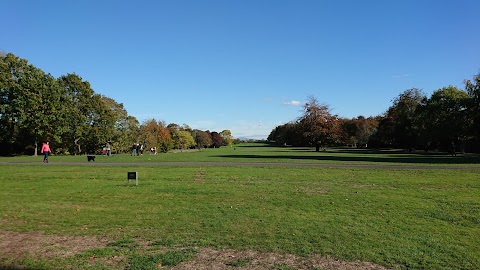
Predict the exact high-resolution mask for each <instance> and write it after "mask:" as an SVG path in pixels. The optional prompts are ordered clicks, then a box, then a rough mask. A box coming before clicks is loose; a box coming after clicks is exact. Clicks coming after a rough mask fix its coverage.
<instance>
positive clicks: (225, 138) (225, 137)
mask: <svg viewBox="0 0 480 270" xmlns="http://www.w3.org/2000/svg"><path fill="white" fill-rule="evenodd" d="M219 135H220V137H222V145H223V146H228V145H232V144H233V136H232V132H231V131H230V130H228V129H225V130H223V131H222V132H220V133H219Z"/></svg>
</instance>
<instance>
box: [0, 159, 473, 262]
mask: <svg viewBox="0 0 480 270" xmlns="http://www.w3.org/2000/svg"><path fill="white" fill-rule="evenodd" d="M234 151H236V150H234ZM131 170H135V171H138V174H139V183H140V184H139V186H138V187H135V186H127V185H126V179H127V172H128V171H131ZM0 171H1V174H0V185H1V186H2V189H0V197H1V198H2V200H1V201H0V215H1V219H0V223H1V224H2V228H3V229H4V230H7V231H8V230H11V231H25V232H30V231H36V232H43V233H47V234H62V235H63V234H67V235H68V234H74V235H102V236H108V237H111V238H114V239H119V242H116V244H115V245H112V246H114V247H118V246H119V245H120V244H122V243H123V244H125V245H126V246H127V247H128V246H129V245H130V244H131V242H130V241H153V242H155V243H158V244H160V245H165V246H180V247H199V246H200V247H201V246H209V247H216V248H223V247H227V248H234V249H255V250H261V251H273V252H280V253H294V254H300V255H303V256H309V255H312V254H319V255H324V256H327V255H328V256H333V257H336V258H340V259H344V260H361V261H371V262H376V263H379V264H383V265H387V266H400V267H406V268H429V269H432V268H433V269H439V268H446V269H447V268H456V269H462V268H464V269H472V268H477V266H478V265H479V263H480V260H479V258H480V251H479V249H478V246H477V242H478V241H477V240H478V239H479V236H480V196H478V194H480V183H479V181H478V179H480V171H478V170H474V171H449V170H383V169H326V168H310V167H234V166H226V167H225V166H222V167H215V166H182V167H175V166H160V167H158V166H150V165H144V166H134V167H131V166H128V165H122V166H95V167H85V166H75V165H55V163H53V162H52V163H50V164H48V165H44V164H39V165H0ZM122 239H123V240H122ZM122 241H123V242H122ZM109 248H111V246H110V247H109ZM128 254H130V255H129V256H133V257H131V258H132V260H137V259H138V260H144V259H145V260H147V261H150V262H151V260H156V259H155V258H157V257H148V256H150V255H148V256H147V255H145V254H144V255H142V253H141V252H140V253H128ZM134 254H136V255H134ZM135 256H137V257H135ZM145 256H146V257H145ZM152 256H153V255H152ZM134 258H136V259H134ZM150 259H151V260H150ZM157 259H158V258H157ZM79 260H81V259H79ZM60 263H61V262H60Z"/></svg>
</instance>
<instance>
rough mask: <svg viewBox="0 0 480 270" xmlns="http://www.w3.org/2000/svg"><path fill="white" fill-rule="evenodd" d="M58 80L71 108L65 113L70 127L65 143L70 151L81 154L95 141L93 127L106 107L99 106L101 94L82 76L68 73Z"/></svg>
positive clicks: (67, 105)
mask: <svg viewBox="0 0 480 270" xmlns="http://www.w3.org/2000/svg"><path fill="white" fill-rule="evenodd" d="M58 81H59V84H60V86H61V87H62V90H63V92H64V97H65V105H66V107H67V108H69V111H68V113H67V114H66V115H65V119H66V121H65V122H66V124H67V125H68V129H67V130H66V132H65V133H64V137H63V143H64V145H65V148H67V149H68V151H69V152H70V153H73V154H80V153H82V152H83V151H82V150H87V149H86V148H85V146H89V144H91V143H92V142H94V139H93V138H91V136H92V134H94V131H92V130H91V129H92V127H93V126H94V124H95V123H96V121H97V120H99V117H98V116H99V113H100V112H99V110H102V109H104V108H99V107H100V106H101V104H102V103H101V102H100V101H99V100H100V96H98V95H96V94H95V93H94V91H93V89H92V88H91V87H90V83H89V82H87V81H83V80H82V78H81V77H80V76H78V75H76V74H67V75H65V76H61V77H60V78H59V79H58ZM97 143H98V142H97ZM82 146H83V149H82ZM90 147H92V146H90Z"/></svg>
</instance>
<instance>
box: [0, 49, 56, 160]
mask: <svg viewBox="0 0 480 270" xmlns="http://www.w3.org/2000/svg"><path fill="white" fill-rule="evenodd" d="M60 98H61V93H60V91H59V87H58V85H57V83H56V81H55V79H54V78H53V77H52V76H51V75H50V74H45V73H44V72H43V71H42V70H40V69H38V68H36V67H34V66H33V65H29V64H28V62H27V61H26V60H24V59H20V58H18V57H16V56H14V55H13V54H6V55H4V56H0V126H1V128H0V138H1V139H0V140H1V143H0V144H1V146H2V147H1V148H2V150H0V151H2V152H3V153H11V152H15V153H28V154H36V146H37V141H38V140H40V139H42V140H50V141H52V142H53V143H52V144H53V145H55V142H59V138H60V136H59V134H60V133H61V131H62V118H61V115H60V113H59V112H60V111H61V109H62V104H61V102H60ZM25 151H26V152H25Z"/></svg>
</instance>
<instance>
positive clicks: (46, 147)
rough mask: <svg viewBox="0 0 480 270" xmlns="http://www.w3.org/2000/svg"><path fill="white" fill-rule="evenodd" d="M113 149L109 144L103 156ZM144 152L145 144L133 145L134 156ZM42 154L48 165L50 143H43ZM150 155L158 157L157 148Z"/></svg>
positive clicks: (103, 150)
mask: <svg viewBox="0 0 480 270" xmlns="http://www.w3.org/2000/svg"><path fill="white" fill-rule="evenodd" d="M111 148H112V145H111V143H110V142H107V144H106V145H105V146H104V147H103V149H102V155H104V156H110V155H111V154H112V152H111ZM144 150H145V146H144V145H143V144H138V143H134V144H133V145H132V156H138V155H143V151H144ZM40 153H42V154H43V163H48V155H49V154H50V153H51V149H50V143H49V142H44V143H43V145H42V149H41V150H40ZM150 154H153V155H156V154H157V147H150Z"/></svg>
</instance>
